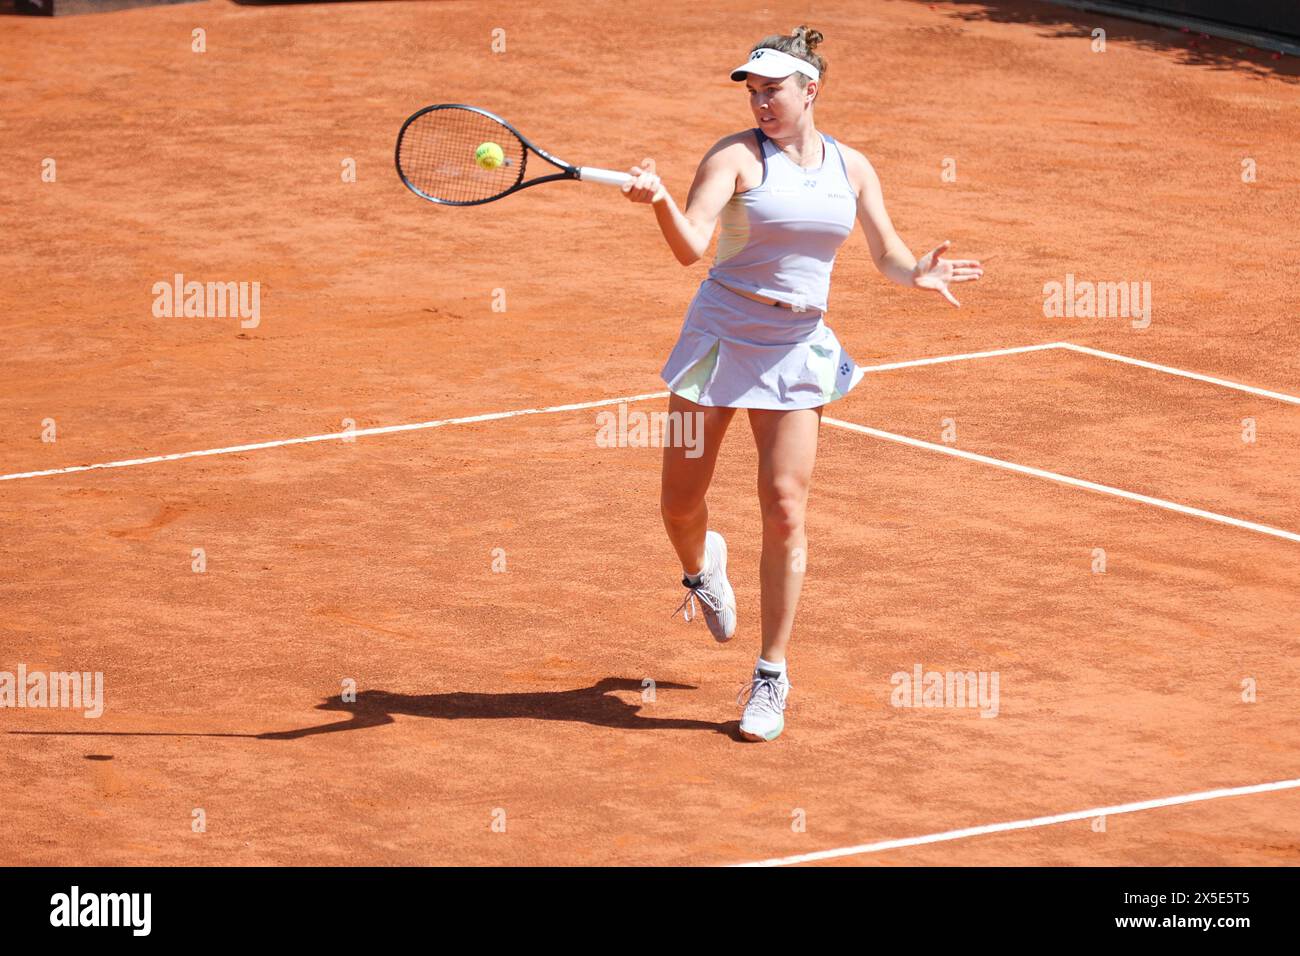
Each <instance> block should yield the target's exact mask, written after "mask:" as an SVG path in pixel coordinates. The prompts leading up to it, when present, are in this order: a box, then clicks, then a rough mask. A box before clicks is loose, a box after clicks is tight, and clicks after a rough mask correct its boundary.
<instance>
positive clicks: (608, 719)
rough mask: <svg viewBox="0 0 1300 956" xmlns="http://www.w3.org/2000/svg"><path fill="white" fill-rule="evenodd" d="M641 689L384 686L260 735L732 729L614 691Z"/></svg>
mask: <svg viewBox="0 0 1300 956" xmlns="http://www.w3.org/2000/svg"><path fill="white" fill-rule="evenodd" d="M695 689H696V688H695V687H694V686H692V685H690V684H673V683H656V684H655V691H656V692H658V691H662V690H695ZM619 690H623V691H636V692H637V693H638V694H639V693H641V692H642V690H643V688H642V684H641V681H639V680H634V679H630V678H626V677H606V678H604V679H602V680H600V681H597V682H596V683H595V684H593V685H592V686H590V687H580V688H577V689H576V690H558V691H534V692H532V693H524V694H478V693H468V692H463V691H462V692H455V693H450V694H394V693H391V692H389V691H386V690H364V691H361V692H360V693H358V694H357V699H356V701H355V702H347V701H344V700H343V699H342V698H341V697H331V698H329V699H328V700H326V701H325V703H323V704H319V705H317V707H316V709H317V710H325V711H337V712H339V713H344V714H348V715H350V719H349V720H335V721H331V722H330V723H328V724H319V725H317V726H315V727H303V728H300V729H298V730H282V731H276V732H274V733H265V734H256V735H254V736H256V737H257V739H258V740H297V739H299V738H300V737H311V736H314V735H315V734H333V733H339V732H340V731H345V730H362V729H364V728H366V727H379V726H382V725H383V724H391V723H392V722H393V718H394V717H395V716H397V715H401V716H406V717H432V718H435V719H438V720H519V719H531V720H567V721H576V722H578V723H584V724H596V725H598V726H601V727H618V728H621V729H627V730H711V731H713V732H714V733H724V734H725V733H729V732H730V731H731V730H732V729H733V728H734V727H735V726H736V721H734V720H733V721H730V722H727V723H714V722H711V721H707V720H686V719H683V718H677V717H645V716H642V714H641V711H642V709H643V708H645V707H647V706H651V707H653V706H654V705H653V704H645V703H642V702H640V701H638V702H637V703H629V702H627V701H624V700H621V699H619V698H618V697H615V696H614V695H613V694H612V693H611V691H619Z"/></svg>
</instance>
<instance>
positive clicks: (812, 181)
mask: <svg viewBox="0 0 1300 956" xmlns="http://www.w3.org/2000/svg"><path fill="white" fill-rule="evenodd" d="M803 184H804V185H805V186H806V187H808V188H809V189H814V188H816V186H817V180H815V179H805V180H804V181H803Z"/></svg>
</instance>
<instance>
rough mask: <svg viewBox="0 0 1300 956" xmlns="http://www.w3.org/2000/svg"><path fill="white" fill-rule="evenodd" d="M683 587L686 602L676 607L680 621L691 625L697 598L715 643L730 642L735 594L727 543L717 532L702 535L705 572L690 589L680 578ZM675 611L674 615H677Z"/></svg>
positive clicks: (732, 632) (733, 629)
mask: <svg viewBox="0 0 1300 956" xmlns="http://www.w3.org/2000/svg"><path fill="white" fill-rule="evenodd" d="M682 584H683V585H684V586H685V587H686V589H687V593H686V599H685V600H684V601H682V603H681V604H680V605H678V607H677V611H683V614H682V619H683V620H685V621H690V620H692V619H694V617H695V611H696V607H697V605H696V603H695V599H696V598H699V600H700V604H702V605H703V606H704V621H705V623H706V624H708V625H709V631H710V633H712V634H713V638H714V640H716V641H719V642H721V641H729V640H731V635H733V634H735V633H736V594H735V592H734V591H732V590H731V582H730V581H728V580H727V542H726V541H725V540H723V537H722V535H720V534H718V532H716V531H709V532H706V533H705V535H704V569H703V570H702V571H701V572H700V583H699V584H696V585H692V584H691V582H690V579H689V578H687V577H685V576H683V577H682ZM677 611H673V614H674V615H676V614H677Z"/></svg>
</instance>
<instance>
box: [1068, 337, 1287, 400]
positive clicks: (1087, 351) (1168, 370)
mask: <svg viewBox="0 0 1300 956" xmlns="http://www.w3.org/2000/svg"><path fill="white" fill-rule="evenodd" d="M1055 347H1056V348H1062V349H1069V350H1070V351H1071V352H1080V353H1082V354H1083V355H1095V356H1096V357H1097V358H1104V359H1110V360H1111V361H1114V362H1125V363H1127V364H1128V365H1136V366H1138V367H1139V368H1149V369H1154V370H1155V371H1157V372H1164V373H1165V374H1167V375H1178V376H1181V377H1182V378H1192V379H1195V380H1196V381H1198V382H1209V383H1210V384H1211V385H1221V386H1223V387H1224V388H1234V389H1236V390H1237V391H1239V392H1249V393H1250V394H1252V395H1262V396H1264V397H1265V398H1275V399H1277V400H1278V401H1279V402H1290V403H1291V404H1292V405H1300V396H1296V395H1286V394H1284V393H1282V392H1271V391H1269V390H1268V389H1266V388H1256V387H1255V386H1253V385H1242V384H1241V383H1240V382H1230V381H1228V380H1227V379H1226V378H1215V377H1214V376H1213V375H1202V374H1201V373H1200V372H1188V371H1187V370H1185V369H1181V368H1174V367H1173V366H1172V365H1157V364H1156V363H1155V362H1147V361H1144V360H1142V359H1135V358H1129V357H1128V356H1127V355H1119V354H1117V353H1115V352H1103V351H1102V350H1101V349H1094V348H1089V347H1088V346H1086V345H1075V344H1074V343H1073V342H1057V343H1055Z"/></svg>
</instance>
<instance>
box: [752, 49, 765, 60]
mask: <svg viewBox="0 0 1300 956" xmlns="http://www.w3.org/2000/svg"><path fill="white" fill-rule="evenodd" d="M766 52H767V50H766V49H762V50H755V51H754V52H753V53H751V54H750V55H749V58H750V59H751V60H757V59H758V58H759V57H760V56H762V55H763V54H764V53H766Z"/></svg>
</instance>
